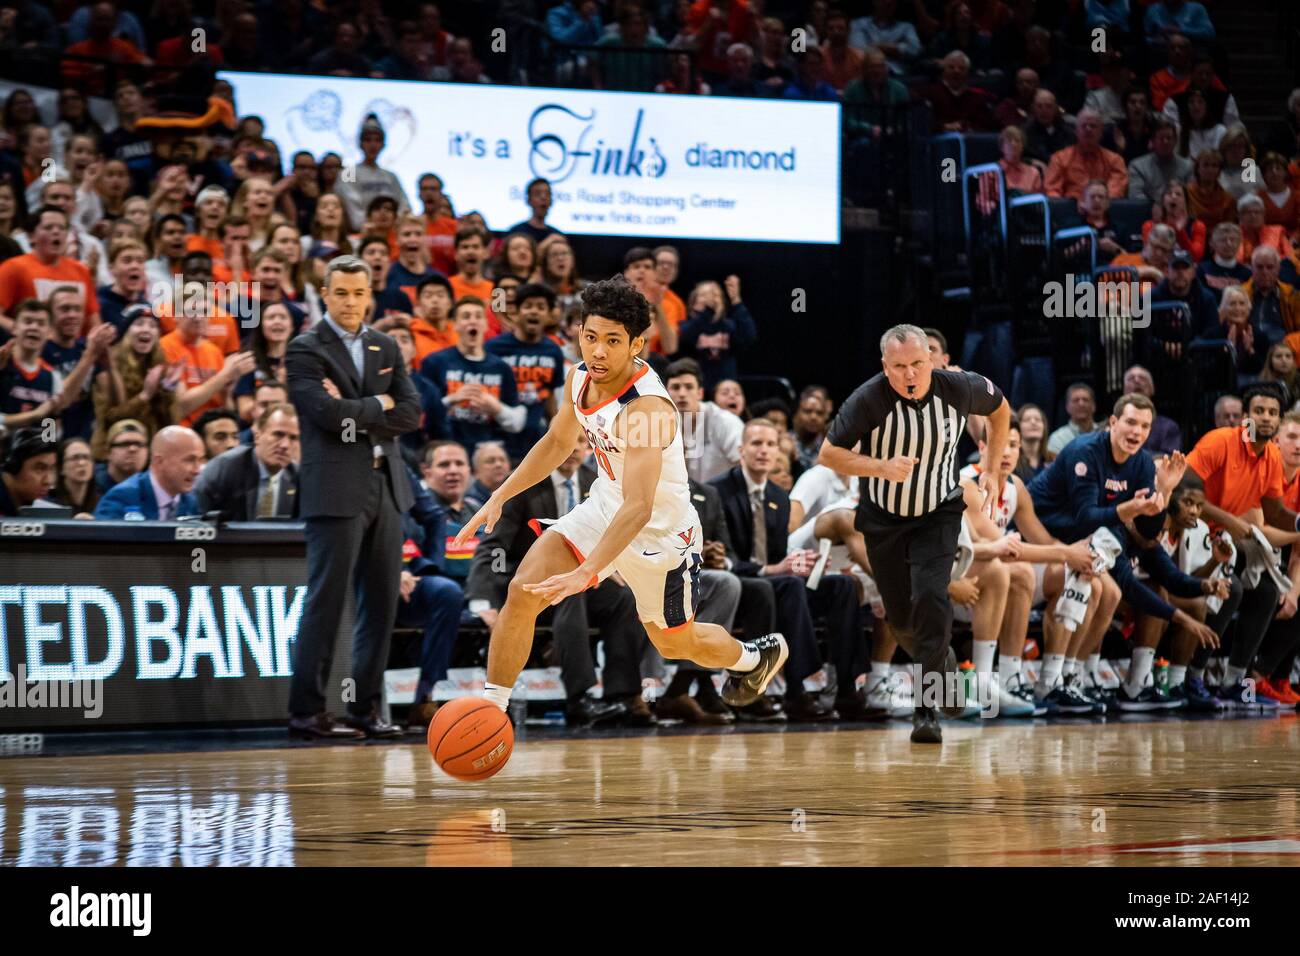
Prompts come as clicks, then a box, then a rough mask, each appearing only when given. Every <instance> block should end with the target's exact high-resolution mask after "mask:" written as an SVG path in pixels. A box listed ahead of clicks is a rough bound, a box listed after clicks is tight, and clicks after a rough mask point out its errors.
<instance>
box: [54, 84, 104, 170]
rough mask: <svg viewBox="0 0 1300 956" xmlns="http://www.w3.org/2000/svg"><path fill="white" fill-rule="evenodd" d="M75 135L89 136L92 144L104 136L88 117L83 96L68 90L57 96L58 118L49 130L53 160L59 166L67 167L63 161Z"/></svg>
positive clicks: (101, 129) (88, 111)
mask: <svg viewBox="0 0 1300 956" xmlns="http://www.w3.org/2000/svg"><path fill="white" fill-rule="evenodd" d="M77 135H83V136H89V137H90V140H91V142H92V143H98V142H99V141H100V139H101V138H102V137H103V135H104V127H102V126H100V125H99V124H98V123H97V122H95V118H94V117H93V116H91V115H90V107H89V106H88V105H87V103H86V97H85V94H83V93H82V92H81V91H80V90H74V89H68V90H64V91H63V92H62V93H60V94H59V118H58V119H56V120H55V121H54V128H53V129H51V130H50V137H51V139H52V141H53V151H54V160H55V162H57V163H58V164H59V165H61V166H66V165H68V164H67V162H66V159H65V154H66V152H67V146H68V143H69V141H70V140H71V139H72V137H73V136H77Z"/></svg>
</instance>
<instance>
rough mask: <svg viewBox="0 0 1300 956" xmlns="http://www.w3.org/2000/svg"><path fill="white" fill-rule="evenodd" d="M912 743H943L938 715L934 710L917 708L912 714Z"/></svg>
mask: <svg viewBox="0 0 1300 956" xmlns="http://www.w3.org/2000/svg"><path fill="white" fill-rule="evenodd" d="M912 743H914V744H941V743H943V730H942V729H941V728H940V727H939V715H938V714H937V713H935V711H934V708H932V707H918V708H916V710H914V711H913V712H912Z"/></svg>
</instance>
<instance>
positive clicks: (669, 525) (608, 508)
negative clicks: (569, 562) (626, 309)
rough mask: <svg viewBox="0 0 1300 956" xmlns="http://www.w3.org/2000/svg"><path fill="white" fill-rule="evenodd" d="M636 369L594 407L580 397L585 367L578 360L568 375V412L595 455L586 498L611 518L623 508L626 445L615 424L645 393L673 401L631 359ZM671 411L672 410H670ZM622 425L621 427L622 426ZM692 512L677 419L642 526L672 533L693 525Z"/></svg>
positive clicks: (649, 370)
mask: <svg viewBox="0 0 1300 956" xmlns="http://www.w3.org/2000/svg"><path fill="white" fill-rule="evenodd" d="M633 362H634V363H635V371H634V372H633V373H632V377H631V378H630V379H629V380H628V382H627V384H626V385H625V386H623V390H622V391H621V392H619V393H618V394H617V395H615V396H614V397H613V398H608V399H605V400H604V401H603V402H600V403H599V404H597V405H588V404H587V401H588V400H587V398H586V397H585V395H584V392H585V391H586V386H587V364H586V363H585V362H579V363H578V365H577V366H575V368H574V373H573V392H572V394H571V395H570V396H569V398H570V400H571V401H572V402H573V412H574V414H575V415H576V416H577V418H578V424H580V425H581V426H582V429H583V431H585V432H586V433H587V440H588V441H589V442H591V447H592V451H593V452H594V454H595V455H596V466H597V467H596V470H597V472H599V476H598V477H597V478H596V480H595V481H594V482H592V485H591V497H592V498H594V499H596V500H597V501H598V502H600V508H601V512H602V513H603V514H604V515H605V517H606V519H612V518H613V517H614V512H616V511H617V510H618V509H619V507H620V506H621V505H622V504H623V469H624V467H625V466H626V464H627V442H626V440H625V439H623V438H617V437H615V434H614V420H615V419H616V418H618V416H619V414H620V413H621V412H622V411H623V409H624V408H626V407H627V405H628V403H629V402H632V401H634V400H635V399H638V398H642V397H644V396H646V395H654V396H657V397H659V398H663V399H665V400H666V401H667V402H668V403H669V404H670V405H671V404H672V399H671V398H670V397H669V395H668V389H666V388H664V384H663V382H661V381H660V380H659V376H658V375H656V374H655V372H654V369H652V368H651V367H650V366H649V365H648V364H646V363H645V362H643V361H641V360H640V359H633ZM674 408H675V406H674ZM625 427H626V426H625ZM696 520H698V519H697V517H696V515H695V508H694V506H693V505H692V504H691V489H690V484H689V479H688V477H687V474H686V454H685V446H684V445H683V443H682V426H681V416H680V415H679V416H678V419H677V429H676V433H675V434H674V435H673V440H672V442H670V443H669V445H668V447H667V448H665V449H663V465H662V469H661V471H660V473H659V486H658V488H656V489H655V500H654V511H653V512H652V513H651V515H650V520H649V522H648V523H647V524H646V529H648V530H651V531H661V532H673V531H679V530H681V529H682V528H683V527H684V526H686V525H689V524H691V523H693V522H695V521H696Z"/></svg>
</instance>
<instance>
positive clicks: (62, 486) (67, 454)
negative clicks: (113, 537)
mask: <svg viewBox="0 0 1300 956" xmlns="http://www.w3.org/2000/svg"><path fill="white" fill-rule="evenodd" d="M58 466H59V477H58V481H57V483H56V484H55V486H54V494H52V495H50V500H52V501H55V502H57V503H59V504H61V505H67V506H68V507H69V508H71V509H72V510H73V513H75V514H78V515H81V514H93V513H94V511H95V505H97V504H99V486H98V485H97V484H95V459H94V456H92V455H91V453H90V442H88V441H86V440H85V439H84V438H69V439H66V440H65V441H64V442H63V443H62V444H60V445H59V463H58Z"/></svg>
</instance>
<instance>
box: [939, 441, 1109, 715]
mask: <svg viewBox="0 0 1300 956" xmlns="http://www.w3.org/2000/svg"><path fill="white" fill-rule="evenodd" d="M983 450H984V449H983V442H980V451H981V453H982V452H983ZM1019 460H1020V426H1019V424H1018V423H1017V422H1015V421H1014V420H1012V422H1011V427H1010V430H1009V431H1008V432H1007V444H1006V448H1005V449H1004V451H1003V453H1002V461H1001V462H1000V467H999V477H1000V478H1001V479H1002V481H1003V482H1004V484H1003V485H1002V489H1003V491H1002V495H1001V497H1000V499H999V500H998V501H995V502H985V503H984V506H983V507H982V508H981V509H980V512H979V513H978V514H977V515H972V516H971V518H972V529H971V530H972V536H973V537H974V538H975V539H976V540H977V541H996V540H998V539H1002V540H1001V543H1002V544H1003V546H1004V548H1003V551H1002V552H1001V553H1000V554H999V555H998V556H999V557H1000V558H1001V560H1002V562H1003V564H1005V566H1006V568H1007V570H1008V571H1009V572H1010V575H1011V581H1010V589H1009V591H1008V594H1007V602H1006V609H1005V612H1004V614H1003V615H1002V618H1001V620H1002V624H1001V628H1000V629H999V631H998V634H997V639H996V641H993V640H977V641H975V644H974V647H973V649H972V653H971V657H972V659H973V663H974V664H975V672H976V674H977V675H979V677H978V679H980V680H987V679H988V675H990V674H992V672H993V654H994V651H995V650H998V651H1000V653H999V665H998V684H999V693H1010V694H1012V695H1014V696H1015V697H1017V698H1019V699H1020V700H1021V701H1022V702H1025V703H1028V704H1030V705H1031V706H1033V707H1034V711H1035V712H1037V713H1043V712H1046V711H1052V710H1053V709H1055V710H1056V711H1057V712H1065V713H1086V712H1091V711H1093V710H1095V707H1094V705H1093V704H1092V703H1091V702H1089V701H1084V700H1075V699H1074V697H1073V696H1072V695H1066V694H1065V692H1064V691H1063V692H1062V693H1061V694H1058V695H1057V698H1059V699H1056V698H1053V699H1051V700H1050V701H1049V702H1047V703H1045V704H1043V703H1039V704H1035V701H1034V696H1033V691H1032V688H1030V687H1029V686H1028V685H1027V684H1026V683H1025V682H1024V681H1023V680H1022V679H1021V674H1020V657H1021V654H1022V653H1023V651H1024V647H1025V637H1026V635H1027V634H1028V632H1029V611H1030V608H1032V607H1034V606H1035V605H1038V604H1041V603H1044V602H1046V604H1047V606H1048V610H1047V614H1046V615H1045V616H1044V619H1043V632H1044V643H1045V644H1046V645H1047V648H1046V651H1047V652H1048V653H1056V652H1058V648H1059V649H1060V650H1064V645H1065V644H1066V643H1068V641H1069V638H1070V633H1069V632H1068V631H1066V630H1065V628H1064V627H1063V626H1061V625H1059V624H1057V623H1056V621H1055V620H1054V619H1053V618H1052V614H1051V610H1052V607H1053V606H1054V605H1055V603H1056V599H1057V598H1058V597H1059V596H1060V594H1061V591H1062V590H1063V589H1064V587H1065V566H1066V563H1067V562H1068V563H1069V564H1070V565H1071V566H1072V567H1074V568H1076V569H1078V570H1080V571H1083V570H1085V569H1091V567H1092V555H1091V553H1090V552H1089V551H1088V545H1087V542H1086V541H1080V542H1075V543H1074V544H1069V545H1067V544H1063V543H1062V542H1060V541H1057V540H1056V539H1055V538H1053V537H1052V536H1051V534H1049V533H1048V531H1047V529H1046V528H1044V527H1043V524H1042V522H1041V521H1039V520H1038V515H1037V514H1036V513H1035V512H1034V502H1033V500H1032V499H1031V498H1030V497H1029V492H1027V491H1026V490H1025V485H1024V482H1022V481H1021V480H1020V478H1018V477H1017V476H1016V475H1015V474H1014V472H1015V468H1016V464H1017V462H1018V461H1019ZM961 480H962V486H963V490H964V492H965V493H966V495H967V500H968V501H970V500H971V496H972V495H978V494H979V493H980V492H979V489H978V487H977V485H978V481H979V467H978V466H977V465H967V466H966V467H965V468H963V469H962V470H961ZM969 513H970V511H969V510H968V514H969ZM984 518H987V519H988V520H987V521H984V520H981V519H984ZM1012 524H1014V525H1015V527H1016V532H1017V533H1015V534H1011V533H1010V528H1011V526H1012ZM978 550H979V549H978V548H977V552H978ZM1100 599H1101V595H1100V591H1099V589H1097V588H1094V594H1093V597H1092V598H1091V599H1090V600H1089V602H1088V613H1089V614H1093V613H1095V612H1096V608H1097V607H1098V605H1099V602H1100ZM956 610H957V609H956V608H954V611H956ZM1088 620H1091V618H1088ZM981 699H984V698H983V697H982V698H981ZM1004 712H1006V713H1011V712H1012V710H1011V709H1009V708H1007V709H1005V710H1004Z"/></svg>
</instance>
